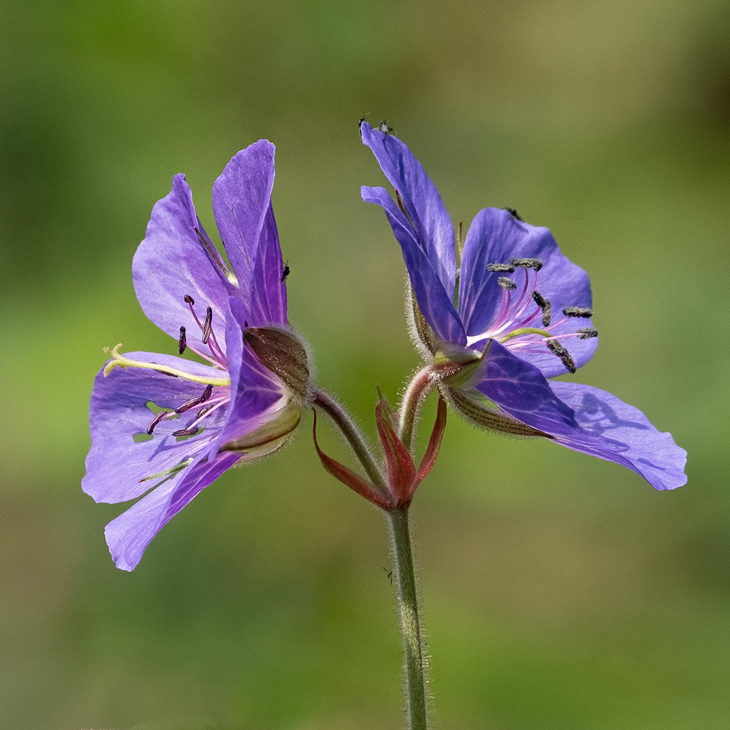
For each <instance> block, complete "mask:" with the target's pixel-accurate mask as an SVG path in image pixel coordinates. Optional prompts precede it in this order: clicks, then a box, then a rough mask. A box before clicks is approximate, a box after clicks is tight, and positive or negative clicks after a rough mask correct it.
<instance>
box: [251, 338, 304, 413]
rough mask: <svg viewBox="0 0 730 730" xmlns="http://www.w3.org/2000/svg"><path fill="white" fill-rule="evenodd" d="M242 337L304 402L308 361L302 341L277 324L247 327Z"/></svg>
mask: <svg viewBox="0 0 730 730" xmlns="http://www.w3.org/2000/svg"><path fill="white" fill-rule="evenodd" d="M243 339H244V340H245V341H246V343H247V344H248V345H249V346H250V347H251V349H252V350H253V351H254V352H255V353H256V356H257V357H258V359H259V360H260V361H261V363H262V364H263V365H264V366H265V367H267V368H268V369H269V370H271V372H272V373H274V374H275V375H277V376H278V377H279V378H280V379H281V381H282V382H283V383H284V384H285V385H286V386H287V387H288V388H289V389H290V390H291V391H292V392H293V393H295V394H296V395H297V396H298V397H299V399H300V400H301V401H302V402H306V401H307V400H308V399H309V363H308V358H307V351H306V349H305V348H304V345H303V344H302V343H301V342H300V340H299V339H298V338H297V337H296V336H295V335H293V334H292V333H291V332H289V331H288V330H284V329H280V328H278V327H248V328H246V329H245V330H244V332H243Z"/></svg>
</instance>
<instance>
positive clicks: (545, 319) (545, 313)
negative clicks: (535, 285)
mask: <svg viewBox="0 0 730 730" xmlns="http://www.w3.org/2000/svg"><path fill="white" fill-rule="evenodd" d="M532 298H533V299H534V300H535V304H537V306H538V307H540V309H542V326H543V327H549V326H550V309H551V307H550V300H549V299H545V297H544V296H543V295H542V294H540V292H539V291H537V290H535V291H534V292H532Z"/></svg>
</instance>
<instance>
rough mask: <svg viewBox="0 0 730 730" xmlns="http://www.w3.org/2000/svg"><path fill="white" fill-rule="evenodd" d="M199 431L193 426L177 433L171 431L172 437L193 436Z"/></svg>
mask: <svg viewBox="0 0 730 730" xmlns="http://www.w3.org/2000/svg"><path fill="white" fill-rule="evenodd" d="M199 430H200V429H199V428H198V427H197V426H193V427H192V428H183V429H180V430H179V431H173V432H172V435H173V436H193V435H194V434H196V433H198V431H199Z"/></svg>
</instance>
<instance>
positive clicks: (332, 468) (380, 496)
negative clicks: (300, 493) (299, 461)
mask: <svg viewBox="0 0 730 730" xmlns="http://www.w3.org/2000/svg"><path fill="white" fill-rule="evenodd" d="M312 435H313V437H314V448H315V449H316V450H317V455H318V456H319V460H320V461H321V462H322V466H323V467H324V468H325V471H327V472H329V473H330V474H331V475H332V476H333V477H334V478H335V479H337V480H339V481H341V482H342V483H343V484H344V485H345V486H348V487H350V489H352V490H353V491H355V492H357V493H358V494H359V495H360V496H361V497H365V499H367V500H368V502H372V503H373V504H374V505H376V506H377V507H380V508H381V509H384V510H390V509H393V506H394V505H393V504H392V500H391V498H390V495H389V494H386V493H384V492H382V491H380V490H379V489H378V488H377V487H375V486H373V485H372V484H371V483H370V482H369V481H368V480H367V479H364V478H363V477H361V476H360V475H359V474H356V473H355V472H354V471H353V470H352V469H350V468H349V467H347V466H345V465H344V464H340V462H339V461H336V460H335V459H333V458H332V457H331V456H327V454H325V453H324V451H322V449H320V448H319V444H318V443H317V411H314V425H313V427H312Z"/></svg>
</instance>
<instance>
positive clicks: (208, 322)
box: [202, 307, 213, 345]
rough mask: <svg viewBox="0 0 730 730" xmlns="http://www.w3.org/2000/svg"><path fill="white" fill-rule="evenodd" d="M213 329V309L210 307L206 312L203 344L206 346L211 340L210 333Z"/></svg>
mask: <svg viewBox="0 0 730 730" xmlns="http://www.w3.org/2000/svg"><path fill="white" fill-rule="evenodd" d="M212 327H213V308H212V307H208V308H207V309H206V310H205V322H203V337H202V342H203V344H204V345H207V344H208V340H209V339H210V331H211V329H212Z"/></svg>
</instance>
